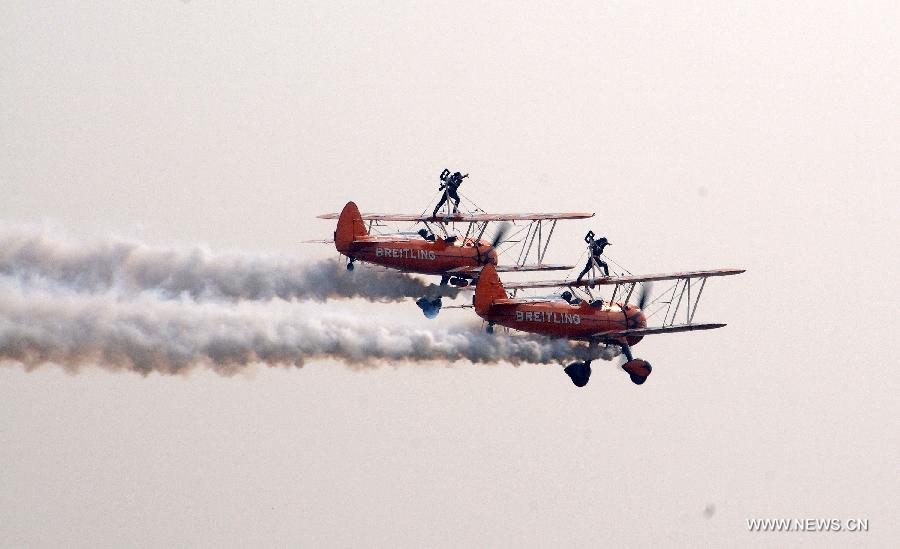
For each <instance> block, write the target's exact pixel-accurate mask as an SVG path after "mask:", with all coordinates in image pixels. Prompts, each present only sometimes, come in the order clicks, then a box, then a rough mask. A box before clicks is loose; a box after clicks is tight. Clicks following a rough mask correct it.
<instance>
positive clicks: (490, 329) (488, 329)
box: [484, 322, 494, 334]
mask: <svg viewBox="0 0 900 549" xmlns="http://www.w3.org/2000/svg"><path fill="white" fill-rule="evenodd" d="M484 331H485V332H487V333H489V334H492V333H494V323H493V322H488V325H487V327H486V328H485V329H484Z"/></svg>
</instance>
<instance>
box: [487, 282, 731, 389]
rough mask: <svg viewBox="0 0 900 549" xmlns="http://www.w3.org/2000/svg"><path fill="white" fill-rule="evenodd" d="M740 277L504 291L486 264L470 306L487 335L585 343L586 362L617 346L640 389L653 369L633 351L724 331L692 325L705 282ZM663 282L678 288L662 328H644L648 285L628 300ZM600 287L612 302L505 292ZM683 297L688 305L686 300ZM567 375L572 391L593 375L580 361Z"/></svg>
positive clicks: (536, 284)
mask: <svg viewBox="0 0 900 549" xmlns="http://www.w3.org/2000/svg"><path fill="white" fill-rule="evenodd" d="M742 272H744V270H743V269H716V270H709V271H688V272H680V273H670V274H657V275H648V276H633V275H628V276H604V277H600V278H595V279H592V280H584V281H581V282H567V281H540V282H517V283H510V284H507V285H506V286H504V284H503V283H502V282H501V281H500V278H499V277H498V276H497V272H496V270H495V269H494V267H493V266H492V265H488V266H486V267H485V268H484V269H483V270H482V272H481V276H480V277H479V279H478V284H477V286H476V288H475V296H474V300H473V303H474V307H475V312H476V313H477V314H478V316H480V317H481V318H483V319H484V320H486V321H487V322H488V326H487V331H488V332H489V333H492V332H493V326H494V324H499V325H501V326H506V327H508V328H513V329H516V330H521V331H525V332H531V333H536V334H543V335H548V336H550V337H558V338H567V339H570V340H575V341H587V342H588V350H589V353H588V354H589V357H590V356H593V357H594V358H596V356H597V355H596V354H592V351H593V350H596V349H597V347H598V346H599V345H600V344H604V345H615V346H618V347H620V348H621V349H622V352H623V353H624V354H625V357H626V359H627V362H626V363H625V364H624V365H623V366H622V368H623V369H624V370H625V371H626V372H628V374H629V375H630V376H631V381H633V382H634V383H635V384H637V385H641V384H643V383H644V381H646V380H647V377H648V376H649V375H650V372H651V371H652V370H653V368H652V367H651V366H650V363H649V362H647V361H645V360H641V359H638V358H634V357H633V356H632V354H631V347H632V346H633V345H636V344H637V343H638V342H640V341H641V339H642V338H643V337H644V336H647V335H654V334H665V333H674V332H686V331H691V330H710V329H713V328H721V327H723V326H725V324H695V323H693V318H694V313H695V312H696V310H697V304H698V302H699V298H700V295H701V294H702V292H703V288H704V287H705V286H706V280H707V279H708V278H710V277H718V276H729V275H736V274H740V273H742ZM661 280H675V281H676V283H675V285H674V287H673V289H672V290H671V296H670V299H669V301H668V302H663V304H668V306H669V307H668V309H666V314H665V316H664V318H663V322H662V325H661V326H656V327H648V326H647V316H646V315H645V310H644V308H645V306H646V305H647V298H648V288H649V286H648V285H645V286H643V288H642V291H641V292H640V295H639V297H638V299H637V303H636V304H629V303H628V301H629V299H630V297H631V295H632V294H633V292H634V289H635V286H636V285H637V284H639V283H650V282H652V281H661ZM692 280H698V281H700V286H699V289H697V291H696V293H695V295H694V296H693V301H692V299H691V298H692V296H691V281H692ZM598 285H612V286H614V290H613V297H612V298H611V299H610V300H609V301H608V302H603V301H602V300H599V299H596V300H595V299H591V300H581V299H571V298H569V299H564V298H560V297H554V298H538V299H534V298H531V299H529V298H511V297H510V296H509V295H508V294H507V293H506V289H507V288H509V289H512V290H514V291H516V290H519V289H525V288H555V287H569V289H571V290H574V289H575V288H591V287H595V286H598ZM695 287H696V283H695ZM588 291H589V290H588ZM620 292H621V295H623V301H622V302H616V301H615V299H616V294H618V293H620ZM685 293H686V294H687V300H684V296H685ZM570 295H571V294H570ZM676 297H677V301H676ZM682 302H684V304H685V311H686V313H685V320H686V322H683V323H681V324H676V323H675V319H676V317H677V316H678V314H679V310H680V308H681V305H682ZM673 304H674V309H673V307H672V305H673ZM670 317H671V319H670ZM565 372H566V374H567V375H568V376H569V377H570V378H571V379H572V382H573V383H574V384H575V385H576V386H578V387H583V386H585V385H586V384H587V382H588V380H589V379H590V376H591V360H590V358H589V359H588V360H586V361H584V362H575V363H572V364H570V365H568V366H567V367H566V368H565Z"/></svg>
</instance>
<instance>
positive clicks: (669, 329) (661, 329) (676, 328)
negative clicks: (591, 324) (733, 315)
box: [589, 323, 726, 340]
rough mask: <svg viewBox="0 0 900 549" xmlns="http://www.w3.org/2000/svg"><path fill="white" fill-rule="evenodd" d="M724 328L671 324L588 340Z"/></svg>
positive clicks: (611, 333) (625, 331)
mask: <svg viewBox="0 0 900 549" xmlns="http://www.w3.org/2000/svg"><path fill="white" fill-rule="evenodd" d="M724 326H726V325H725V324H721V323H712V324H673V325H670V326H657V327H653V328H630V329H628V330H613V331H610V332H600V333H597V334H591V335H590V336H589V339H599V340H604V339H618V338H622V337H635V336H645V335H654V334H674V333H678V332H692V331H694V330H715V329H716V328H722V327H724Z"/></svg>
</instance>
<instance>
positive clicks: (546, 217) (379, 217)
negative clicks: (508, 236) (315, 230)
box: [318, 212, 594, 223]
mask: <svg viewBox="0 0 900 549" xmlns="http://www.w3.org/2000/svg"><path fill="white" fill-rule="evenodd" d="M340 216H341V214H339V213H327V214H322V215H320V216H318V218H319V219H337V218H339V217H340ZM589 217H594V214H593V213H592V212H590V213H589V212H562V213H508V214H488V213H480V214H455V215H451V216H436V217H435V216H431V215H415V214H413V215H409V214H380V213H364V214H362V218H363V221H411V222H422V221H428V222H433V223H481V222H484V221H555V220H558V219H587V218H589Z"/></svg>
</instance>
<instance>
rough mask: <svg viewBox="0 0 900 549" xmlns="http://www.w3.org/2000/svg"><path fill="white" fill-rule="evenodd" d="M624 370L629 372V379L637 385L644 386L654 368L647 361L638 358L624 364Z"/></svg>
mask: <svg viewBox="0 0 900 549" xmlns="http://www.w3.org/2000/svg"><path fill="white" fill-rule="evenodd" d="M622 369H623V370H625V371H626V372H628V377H630V378H631V382H632V383H634V384H635V385H643V384H644V382H645V381H647V378H648V377H650V372H652V371H653V366H650V363H649V362H647V361H646V360H641V359H639V358H636V359H633V360H629V361H628V362H626V363H625V364H623V365H622Z"/></svg>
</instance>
